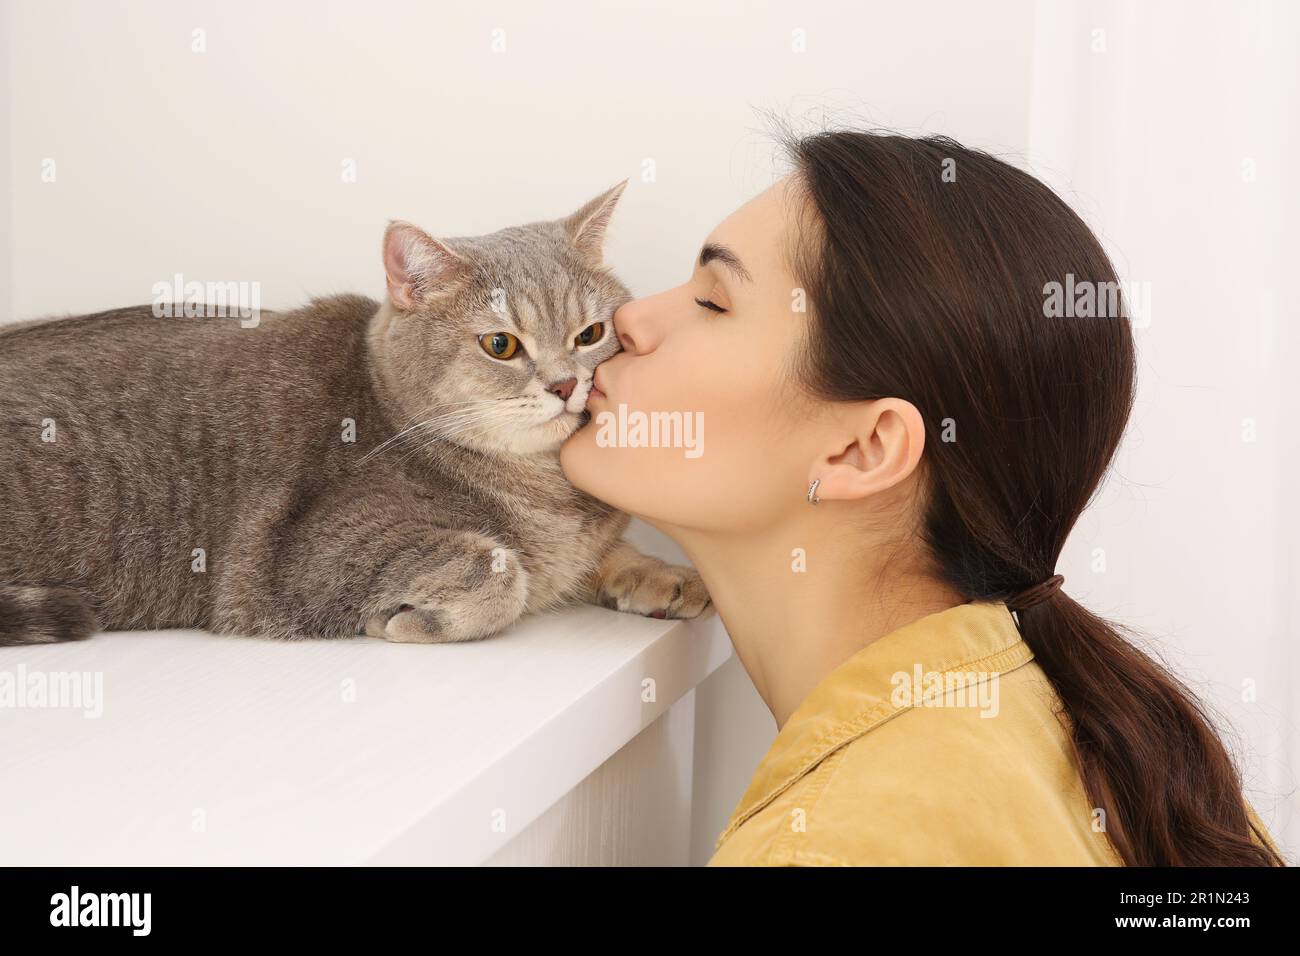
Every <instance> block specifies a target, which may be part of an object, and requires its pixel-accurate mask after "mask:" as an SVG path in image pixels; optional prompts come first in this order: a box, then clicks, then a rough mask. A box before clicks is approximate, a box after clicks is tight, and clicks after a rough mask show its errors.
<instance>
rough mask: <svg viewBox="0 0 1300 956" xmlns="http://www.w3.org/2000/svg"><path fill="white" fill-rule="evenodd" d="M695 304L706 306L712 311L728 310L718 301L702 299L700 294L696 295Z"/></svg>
mask: <svg viewBox="0 0 1300 956" xmlns="http://www.w3.org/2000/svg"><path fill="white" fill-rule="evenodd" d="M695 304H696V305H698V306H701V307H703V308H706V309H708V310H710V311H712V312H726V311H727V310H726V309H724V308H723V307H722V306H720V305H718V304H717V303H716V302H710V301H709V300H708V299H701V298H700V297H699V296H696V297H695Z"/></svg>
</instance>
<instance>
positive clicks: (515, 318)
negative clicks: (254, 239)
mask: <svg viewBox="0 0 1300 956" xmlns="http://www.w3.org/2000/svg"><path fill="white" fill-rule="evenodd" d="M626 184H627V181H626V180H624V181H623V182H622V183H620V184H619V185H617V186H615V187H613V188H612V189H610V190H608V191H607V192H605V193H603V194H602V195H600V196H597V197H596V198H594V199H592V200H591V201H590V202H587V203H586V204H584V205H583V206H582V207H581V208H580V209H578V210H577V211H576V212H574V213H572V214H571V215H568V216H565V217H563V218H561V219H556V220H542V221H537V222H530V223H526V224H524V225H520V226H513V227H509V228H505V229H502V230H500V231H498V232H495V233H491V234H488V235H483V236H473V237H455V238H445V239H435V238H433V237H432V236H430V235H428V234H427V233H425V232H424V231H422V230H421V229H419V228H417V227H416V226H414V225H412V224H410V223H407V222H402V221H394V222H390V223H389V225H388V228H387V230H386V232H385V234H384V242H383V265H384V271H385V275H386V278H387V294H386V296H385V297H384V300H383V301H382V302H380V301H376V300H374V299H372V298H368V297H365V296H361V295H352V294H343V295H334V296H330V297H324V298H316V299H312V300H311V301H310V302H309V303H308V304H307V305H305V306H303V307H301V308H298V309H296V310H293V311H285V312H272V311H261V312H260V314H259V315H258V316H257V319H256V321H248V320H246V319H241V317H240V314H235V315H232V316H211V315H191V316H186V315H184V314H180V315H172V316H169V315H167V314H165V313H166V312H167V311H168V309H166V308H162V309H160V308H159V303H158V302H157V301H155V303H154V304H153V305H142V306H135V307H129V308H121V309H114V310H111V311H107V312H99V313H95V314H93V315H82V316H73V317H68V318H57V319H44V320H37V321H33V322H26V323H21V324H17V325H13V326H0V421H2V422H3V428H2V429H0V463H2V464H0V645H3V644H8V645H15V644H32V643H48V642H55V641H65V640H78V639H82V638H85V637H87V636H89V635H91V634H92V633H93V632H95V631H98V630H134V629H146V628H148V629H152V628H191V627H193V628H203V629H206V630H209V631H213V632H216V633H222V634H241V635H249V636H261V637H268V638H278V639H305V638H316V637H320V638H330V637H334V638H338V637H351V636H356V635H359V634H365V635H369V636H371V637H376V638H384V639H386V640H389V641H394V642H399V643H444V642H453V641H469V640H480V639H482V638H485V637H489V636H491V635H494V634H497V633H499V632H500V631H501V630H502V629H504V628H506V627H508V626H509V625H511V624H512V623H513V622H515V621H516V620H517V619H519V618H520V617H521V616H522V615H524V614H527V613H537V612H543V611H547V610H551V609H555V608H559V607H563V606H566V605H570V604H574V603H579V602H583V601H585V602H588V603H593V604H599V605H603V606H605V607H609V608H613V609H616V610H620V611H626V612H631V613H639V614H645V615H649V616H654V617H671V618H691V617H698V616H701V615H703V614H706V613H708V612H709V611H711V610H712V605H711V601H710V600H709V596H708V593H707V591H706V589H705V587H704V585H703V582H702V581H701V579H700V577H699V575H698V574H697V573H696V572H695V571H694V569H692V568H688V567H682V566H678V565H673V564H669V563H667V562H664V561H661V560H659V559H658V558H654V557H650V556H647V555H644V554H641V553H640V552H638V551H637V550H636V549H635V548H633V547H632V546H631V545H630V544H629V543H627V542H626V541H624V540H623V538H622V535H623V532H624V531H625V530H626V528H627V525H628V523H629V521H630V516H629V515H627V514H625V513H623V512H620V511H618V510H617V509H615V508H613V507H612V506H610V505H607V504H605V503H604V502H601V501H599V500H597V499H595V498H593V497H591V496H589V495H587V494H586V493H585V492H582V491H580V490H578V489H576V488H574V487H573V486H572V485H570V484H569V482H568V481H567V480H566V479H565V478H564V475H563V473H562V472H561V470H560V466H559V448H560V445H561V444H562V443H563V441H564V439H566V438H567V437H568V436H569V435H570V434H572V433H573V432H574V431H575V430H576V429H577V428H579V427H581V426H582V425H583V424H585V423H586V421H587V419H588V417H589V415H590V413H589V412H587V411H586V409H585V403H586V398H587V395H588V394H589V392H590V390H591V387H592V375H593V372H594V370H595V368H596V366H597V365H598V364H600V363H601V362H602V361H604V360H605V359H607V358H609V357H610V356H611V355H613V354H615V353H616V352H618V351H619V350H620V349H621V345H620V343H619V339H618V336H617V334H616V331H615V329H614V327H613V322H612V316H613V313H614V311H615V310H616V309H617V308H618V307H619V306H620V305H621V304H623V303H624V302H626V301H628V300H629V299H630V298H631V295H630V294H629V292H628V290H627V288H626V286H624V285H623V284H622V282H620V281H619V280H618V279H617V278H616V277H615V275H614V274H613V272H612V271H611V269H610V268H609V267H608V266H606V265H605V264H604V263H603V261H602V247H603V244H604V237H605V232H606V226H607V225H608V222H609V220H610V216H611V214H612V212H613V210H614V207H615V204H616V203H617V201H618V199H619V197H620V196H621V194H622V192H623V188H624V187H625V186H626ZM159 311H162V312H163V313H164V314H163V315H162V316H161V317H160V316H159V315H157V314H156V313H157V312H159ZM171 311H182V310H178V309H171ZM191 311H198V310H191Z"/></svg>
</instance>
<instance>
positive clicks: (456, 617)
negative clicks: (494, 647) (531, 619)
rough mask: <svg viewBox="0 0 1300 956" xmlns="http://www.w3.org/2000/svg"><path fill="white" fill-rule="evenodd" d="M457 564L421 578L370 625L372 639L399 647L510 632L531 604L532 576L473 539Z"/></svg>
mask: <svg viewBox="0 0 1300 956" xmlns="http://www.w3.org/2000/svg"><path fill="white" fill-rule="evenodd" d="M465 537H466V541H465V550H464V552H463V554H461V555H458V559H457V560H456V561H454V562H448V563H447V565H446V566H444V567H441V568H436V569H433V570H430V571H427V572H425V573H423V574H419V575H417V576H416V577H415V578H414V579H413V580H412V581H411V582H410V584H409V585H408V586H407V587H405V588H403V589H402V595H401V598H400V603H397V604H395V605H394V606H393V607H392V608H391V609H390V610H388V611H387V612H385V613H383V614H380V615H376V616H375V617H372V618H371V619H370V620H368V621H367V622H366V628H365V630H366V633H367V634H368V635H370V636H371V637H382V638H383V639H384V640H386V641H392V642H393V643H396V644H449V643H453V642H457V641H477V640H481V639H482V638H485V637H489V636H491V635H493V634H496V633H497V632H498V631H502V630H505V629H506V628H507V627H509V626H510V625H511V624H513V623H514V622H515V621H517V620H518V619H519V618H520V617H521V616H522V615H523V613H524V610H525V607H526V606H527V603H528V572H527V571H526V570H525V569H524V567H523V564H522V562H521V561H520V558H519V555H518V553H517V552H515V551H512V550H510V549H509V548H504V547H502V546H500V545H499V544H497V543H496V542H495V541H493V540H492V539H491V538H487V537H485V536H483V535H478V534H473V533H467V534H466V536H465Z"/></svg>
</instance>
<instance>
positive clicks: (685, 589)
mask: <svg viewBox="0 0 1300 956" xmlns="http://www.w3.org/2000/svg"><path fill="white" fill-rule="evenodd" d="M586 599H587V601H588V602H589V603H591V604H599V605H601V606H602V607H607V608H611V609H613V610H615V611H626V612H628V613H630V614H644V615H646V616H647V617H663V618H692V617H700V616H702V615H705V614H707V613H709V612H711V611H712V610H713V603H712V601H711V600H710V599H709V592H708V589H707V588H706V587H705V586H704V581H703V580H702V579H701V578H700V575H699V573H698V572H697V571H696V570H695V569H694V568H688V567H683V566H681V565H678V564H669V563H668V562H666V561H661V560H660V559H659V558H654V557H651V556H650V555H648V554H642V553H641V552H640V551H638V550H637V549H636V548H634V547H633V546H632V545H631V544H629V543H628V542H626V541H623V540H619V541H617V542H615V544H614V545H613V547H611V548H610V549H609V550H608V551H607V552H605V556H604V557H603V558H602V559H601V563H600V566H599V567H598V568H597V569H596V572H595V574H593V575H592V577H591V580H590V582H588V593H587V596H586Z"/></svg>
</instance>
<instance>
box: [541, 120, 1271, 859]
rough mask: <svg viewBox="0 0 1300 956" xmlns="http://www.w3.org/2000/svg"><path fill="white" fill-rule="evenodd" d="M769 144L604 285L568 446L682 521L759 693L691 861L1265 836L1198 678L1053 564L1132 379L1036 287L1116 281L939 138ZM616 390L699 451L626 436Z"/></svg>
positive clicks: (1109, 451) (1009, 180)
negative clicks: (597, 338) (1118, 626)
mask: <svg viewBox="0 0 1300 956" xmlns="http://www.w3.org/2000/svg"><path fill="white" fill-rule="evenodd" d="M784 142H785V145H786V147H787V148H788V149H789V150H790V152H791V153H792V156H793V158H794V160H795V164H794V172H793V173H792V174H791V175H789V176H788V177H786V178H785V179H782V180H780V181H779V182H777V183H776V185H774V186H773V187H772V188H770V189H768V190H766V191H765V192H763V193H762V194H760V195H759V196H757V197H756V198H754V199H753V200H751V201H750V202H748V203H746V204H745V205H744V206H742V207H741V208H740V209H739V210H737V211H736V212H735V213H733V214H732V215H731V216H729V217H728V218H727V219H726V220H724V221H723V222H722V223H721V224H720V225H719V226H718V227H717V228H716V229H714V231H713V232H712V234H711V235H710V236H709V237H708V239H707V241H706V243H705V245H704V247H703V250H702V251H701V254H700V256H699V260H698V262H697V263H696V264H695V267H694V271H693V274H692V275H691V277H690V278H689V280H688V281H687V282H686V283H685V284H683V285H681V286H679V287H677V288H674V289H669V290H667V291H665V292H662V293H660V294H658V295H654V296H650V297H648V298H644V299H640V300H637V301H634V302H630V303H628V304H627V305H625V306H623V307H622V308H621V309H619V310H618V312H617V314H616V315H615V327H616V330H617V333H618V335H619V337H620V340H621V342H622V345H623V349H624V350H623V351H622V352H621V353H619V354H617V355H615V356H614V357H613V358H612V359H610V360H609V361H608V362H606V363H605V364H603V365H602V366H600V368H599V369H598V371H597V374H596V382H595V385H596V387H597V389H598V391H595V392H593V398H592V399H591V400H590V404H589V408H590V410H591V412H592V414H593V421H592V422H591V423H590V424H588V425H587V426H585V427H584V428H583V429H581V430H580V431H579V432H577V433H576V434H575V435H574V436H573V437H572V438H571V439H570V440H569V441H568V442H567V443H566V444H565V446H564V447H563V449H562V452H561V464H562V466H563V468H564V470H565V473H566V474H567V475H568V477H569V479H570V480H571V481H572V482H573V483H574V484H575V485H576V486H578V487H579V488H582V489H584V490H586V491H588V492H589V493H591V494H593V495H595V496H597V497H599V498H601V499H603V500H605V501H608V502H610V503H611V504H614V505H616V506H618V507H620V508H622V509H625V510H627V511H629V512H631V513H632V514H634V515H637V516H639V517H641V518H642V519H643V520H645V521H647V522H648V523H650V524H651V525H653V526H654V527H657V528H659V529H661V530H662V531H664V532H665V533H667V534H669V535H670V536H672V537H673V538H674V539H675V540H676V541H677V542H678V543H679V544H680V545H681V547H682V548H683V550H684V551H685V552H686V554H687V555H688V556H689V557H690V558H691V560H692V561H693V563H694V564H695V566H696V568H697V569H698V570H699V572H700V574H701V576H702V577H703V579H704V581H705V583H706V584H707V585H708V588H709V591H710V593H711V595H712V598H713V601H714V604H715V605H716V607H717V609H718V612H719V614H720V615H721V617H722V619H723V622H724V623H725V625H726V627H727V631H728V633H729V634H730V635H731V639H732V641H733V643H734V645H735V649H736V653H737V655H738V656H739V658H740V660H741V662H742V663H743V665H744V667H745V669H746V671H747V672H748V673H749V676H750V677H751V679H752V680H753V682H754V684H755V686H756V688H757V689H758V691H759V693H760V694H761V695H762V697H763V699H764V701H765V702H766V703H767V705H768V707H769V708H770V709H771V711H772V714H773V716H774V717H775V718H776V722H777V725H778V727H779V732H778V734H777V738H776V740H775V742H774V743H773V745H772V747H771V749H770V750H769V752H768V754H767V755H766V757H765V758H764V760H763V762H762V764H761V765H760V766H759V768H758V770H757V771H756V773H755V775H754V779H753V781H752V782H751V784H750V786H749V789H748V791H747V792H746V793H745V795H744V797H743V798H742V800H741V802H740V805H739V806H738V807H737V808H736V812H735V814H734V815H733V817H732V819H731V822H730V823H729V825H728V827H727V829H726V830H725V831H724V832H723V834H722V835H721V837H720V838H719V840H718V850H717V853H716V855H715V856H714V857H713V859H712V860H711V861H710V862H711V865H731V864H972V865H984V864H1010V865H1017V864H1066V865H1074V864H1085V865H1091V864H1101V865H1183V864H1197V865H1278V864H1281V863H1282V862H1283V861H1282V860H1281V858H1280V856H1279V854H1278V851H1277V848H1276V846H1275V845H1274V844H1273V843H1272V840H1271V838H1270V837H1269V835H1268V834H1267V833H1266V832H1265V830H1264V828H1263V826H1262V825H1261V824H1260V822H1259V820H1258V818H1257V817H1256V816H1255V814H1254V811H1253V809H1252V808H1251V807H1250V806H1249V805H1248V803H1247V802H1246V801H1245V800H1244V799H1243V798H1242V795H1241V787H1240V779H1239V776H1238V773H1237V771H1236V769H1235V768H1234V766H1233V762H1232V760H1231V759H1230V757H1229V755H1228V753H1227V752H1226V751H1225V748H1224V746H1223V744H1222V743H1221V742H1220V740H1219V738H1218V736H1217V734H1216V733H1215V731H1214V729H1213V727H1212V726H1211V724H1210V722H1209V720H1207V718H1206V716H1205V715H1204V713H1203V711H1202V709H1201V707H1200V705H1199V704H1198V702H1197V701H1196V699H1195V698H1194V697H1193V695H1192V694H1191V693H1190V692H1189V691H1188V690H1187V689H1186V688H1185V687H1183V686H1182V685H1181V684H1180V683H1179V682H1178V681H1177V680H1176V679H1175V678H1174V677H1173V676H1171V675H1170V674H1169V673H1168V672H1167V671H1165V670H1164V669H1162V668H1161V667H1160V666H1159V665H1158V664H1156V663H1155V662H1154V661H1152V660H1151V659H1150V658H1148V657H1147V656H1146V655H1144V654H1142V653H1141V652H1139V651H1138V650H1137V649H1135V648H1134V647H1133V646H1132V645H1131V644H1129V643H1127V642H1126V641H1125V640H1123V639H1122V638H1121V637H1120V636H1119V635H1118V634H1117V633H1116V630H1115V629H1114V628H1113V627H1112V626H1111V625H1109V624H1108V623H1106V622H1104V621H1102V620H1101V619H1099V618H1098V617H1096V616H1094V615H1093V614H1091V613H1090V612H1089V611H1088V610H1086V609H1085V608H1083V607H1082V606H1080V605H1079V604H1077V603H1075V601H1073V600H1072V599H1071V598H1070V597H1069V596H1068V594H1067V593H1066V591H1065V590H1064V589H1063V588H1062V587H1061V585H1062V583H1063V581H1062V578H1061V576H1060V575H1057V574H1055V567H1056V562H1057V558H1058V556H1059V555H1060V553H1061V549H1062V546H1063V545H1064V543H1065V540H1066V537H1067V535H1068V534H1069V532H1070V529H1071V528H1072V527H1073V526H1074V523H1075V521H1076V520H1077V519H1078V517H1079V515H1080V513H1081V512H1082V511H1083V509H1084V507H1085V505H1086V504H1087V503H1088V501H1089V499H1090V497H1091V495H1092V494H1093V492H1094V491H1095V489H1096V488H1097V486H1098V483H1099V481H1100V480H1101V478H1102V476H1103V474H1104V472H1105V470H1106V468H1107V466H1108V463H1109V462H1110V460H1111V457H1112V455H1113V454H1114V452H1115V448H1116V446H1117V445H1118V443H1119V441H1120V437H1121V434H1122V433H1123V431H1124V427H1125V422H1126V421H1127V418H1128V415H1129V411H1130V407H1131V403H1132V399H1133V389H1134V365H1135V363H1134V350H1133V340H1132V335H1131V330H1130V325H1129V322H1128V321H1127V319H1126V318H1125V316H1124V315H1123V314H1122V313H1121V311H1120V310H1119V309H1116V308H1115V307H1114V305H1113V303H1112V305H1111V307H1110V308H1104V307H1103V308H1101V309H1100V311H1101V313H1102V314H1101V315H1095V314H1094V315H1090V316H1087V317H1081V315H1080V311H1082V310H1070V309H1066V310H1064V314H1062V313H1063V310H1062V309H1060V308H1059V307H1058V306H1059V305H1060V304H1061V303H1060V301H1059V297H1058V298H1057V301H1056V302H1055V303H1054V302H1053V301H1052V298H1053V296H1052V294H1050V293H1049V290H1053V289H1058V290H1059V289H1060V288H1062V287H1063V286H1066V284H1067V283H1070V285H1069V286H1068V288H1070V289H1071V290H1073V294H1079V292H1078V290H1081V289H1087V288H1089V284H1090V283H1091V284H1093V286H1092V288H1093V289H1094V290H1095V291H1097V292H1099V293H1105V291H1106V290H1107V289H1108V288H1109V289H1113V288H1117V286H1109V287H1108V286H1105V285H1102V284H1104V283H1116V281H1117V280H1116V277H1115V274H1114V271H1113V269H1112V268H1111V265H1110V263H1109V262H1108V261H1107V257H1106V255H1105V254H1104V252H1103V251H1102V249H1101V247H1100V245H1099V244H1098V242H1097V240H1096V238H1095V237H1094V236H1093V235H1092V234H1091V233H1090V231H1089V230H1088V229H1087V227H1086V226H1085V225H1084V224H1083V222H1082V221H1081V220H1080V219H1079V218H1078V217H1077V216H1076V215H1075V214H1074V213H1073V212H1072V211H1071V210H1070V209H1069V208H1068V207H1067V206H1066V205H1065V204H1064V203H1063V202H1062V201H1061V200H1060V199H1059V198H1057V196H1056V195H1054V194H1053V193H1052V192H1051V191H1050V190H1048V189H1047V188H1046V187H1045V186H1043V185H1042V184H1041V183H1040V182H1038V181H1037V180H1035V179H1034V178H1033V177H1031V176H1029V175H1027V174H1026V173H1023V172H1021V171H1019V170H1017V169H1015V168H1013V167H1011V166H1009V165H1007V164H1005V163H1003V162H1001V161H999V160H997V159H994V158H992V157H990V156H988V155H985V154H983V153H980V152H977V151H973V150H969V149H965V148H963V147H962V146H960V145H959V144H957V143H955V142H953V141H951V140H949V139H946V138H937V137H936V138H927V139H913V138H908V137H901V136H893V135H875V134H870V133H863V132H852V131H834V132H823V133H819V134H816V135H812V136H808V137H805V138H802V139H799V138H794V137H790V136H788V135H787V136H785V137H784ZM1098 305H1100V306H1104V305H1105V295H1104V294H1103V295H1102V297H1101V300H1100V301H1099V302H1098ZM620 405H623V406H625V408H624V409H623V413H624V414H625V415H630V414H633V413H636V412H638V411H647V412H648V411H651V410H678V411H682V412H685V413H686V414H687V415H693V416H695V418H696V419H698V421H699V422H700V423H701V424H702V425H703V426H705V427H704V428H703V430H702V433H701V434H700V435H699V436H697V439H698V438H702V442H700V443H699V448H698V450H696V451H693V452H692V453H691V454H684V453H683V450H682V449H681V448H674V447H640V446H636V447H633V446H630V445H628V444H627V443H625V444H624V446H623V447H619V446H618V444H617V443H616V442H611V441H610V434H611V430H609V429H605V430H603V431H602V429H601V427H600V426H601V422H602V420H603V419H604V414H603V413H606V412H608V413H610V415H616V414H618V413H619V406H620ZM1013 612H1014V616H1013Z"/></svg>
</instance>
